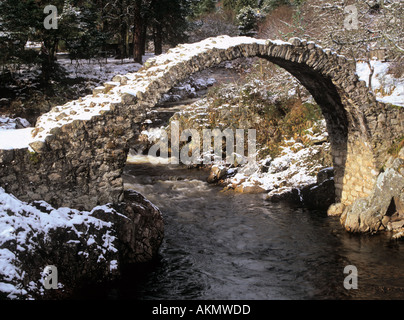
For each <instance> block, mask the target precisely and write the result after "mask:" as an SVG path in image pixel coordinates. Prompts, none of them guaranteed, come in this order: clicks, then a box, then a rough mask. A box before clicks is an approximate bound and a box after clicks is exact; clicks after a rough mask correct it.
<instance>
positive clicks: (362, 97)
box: [0, 36, 404, 210]
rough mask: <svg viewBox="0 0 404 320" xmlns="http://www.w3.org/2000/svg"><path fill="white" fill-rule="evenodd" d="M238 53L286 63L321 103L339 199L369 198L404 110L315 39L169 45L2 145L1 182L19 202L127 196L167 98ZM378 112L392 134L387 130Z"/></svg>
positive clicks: (84, 205)
mask: <svg viewBox="0 0 404 320" xmlns="http://www.w3.org/2000/svg"><path fill="white" fill-rule="evenodd" d="M240 57H260V58H264V59H267V60H268V61H271V62H273V63H275V64H277V65H279V66H280V67H282V68H284V69H285V70H287V71H288V72H290V73H291V74H292V75H293V76H295V77H296V78H297V79H298V80H299V81H300V82H301V83H302V85H303V86H305V87H306V88H307V89H308V91H309V92H310V93H311V94H312V96H313V98H314V99H315V100H316V102H317V103H318V105H319V106H320V107H321V109H322V112H323V114H324V117H325V119H326V123H327V129H328V132H329V136H330V140H331V147H332V156H333V163H334V169H335V186H336V201H337V202H342V203H344V204H350V203H352V202H353V201H354V200H356V199H357V198H360V197H365V196H367V195H369V194H370V192H371V190H372V188H373V186H374V183H375V180H376V178H377V175H378V173H379V168H380V166H381V164H382V163H383V162H384V160H385V157H386V150H387V149H388V148H389V146H390V144H391V141H392V140H393V138H394V137H395V136H397V135H402V134H404V129H403V127H404V126H403V121H404V117H403V112H402V110H401V109H394V108H391V107H389V106H388V105H385V104H383V103H380V102H378V101H377V100H376V98H375V96H374V95H373V94H372V93H370V92H369V90H368V88H367V87H366V84H365V82H363V81H360V80H359V78H358V76H357V75H356V73H355V69H354V68H352V65H351V63H350V62H349V61H348V60H347V59H346V58H345V57H343V56H340V55H338V54H337V53H335V52H332V51H330V50H324V49H322V48H321V47H319V46H318V45H316V44H315V43H313V42H306V41H304V40H300V39H297V38H293V39H290V40H289V42H282V41H271V40H258V39H253V38H248V37H236V38H231V37H228V36H221V37H217V38H209V39H206V40H204V41H202V42H199V43H195V44H187V45H180V46H178V47H176V48H174V49H170V50H169V52H167V53H166V54H163V55H160V56H157V57H155V58H152V59H150V60H148V61H147V62H146V63H145V65H144V67H143V68H142V69H141V70H139V72H137V73H133V74H127V75H118V76H116V77H115V78H114V79H113V81H112V82H108V83H106V84H105V86H104V87H101V88H97V89H96V90H95V91H94V95H93V96H91V97H90V96H88V97H84V98H82V99H79V100H76V101H71V102H69V103H67V104H65V105H64V106H59V107H55V108H53V109H52V110H51V111H50V112H49V113H47V114H45V115H43V116H41V118H40V119H39V120H38V122H37V125H36V127H35V128H34V129H33V132H32V141H31V143H30V149H31V150H27V149H22V150H21V149H19V150H11V151H10V150H0V175H1V176H2V177H3V178H2V180H1V182H0V186H2V187H4V188H5V189H6V191H7V192H10V193H13V194H14V195H16V196H18V197H20V198H21V199H22V200H45V201H47V202H49V203H51V204H53V205H54V206H68V207H73V208H78V209H87V210H89V209H91V208H92V207H94V206H96V205H100V204H105V203H110V202H112V203H117V202H120V201H122V197H123V180H122V177H121V175H122V172H123V168H124V166H125V162H126V157H127V153H128V151H129V144H130V142H131V141H133V139H135V138H136V136H137V135H138V134H139V133H140V127H141V125H142V122H143V121H144V120H145V119H146V118H147V114H148V112H151V110H152V109H153V107H154V106H155V105H156V103H157V102H158V101H159V99H160V97H161V95H162V94H164V93H166V92H168V91H169V90H170V89H171V88H172V87H173V86H174V85H175V84H176V83H177V82H178V81H181V80H184V79H186V78H187V77H188V76H189V75H191V74H192V73H195V72H197V71H201V70H203V69H205V68H210V67H213V66H215V65H217V64H219V63H221V62H224V61H229V60H233V59H236V58H240ZM381 116H382V120H383V121H384V123H385V122H386V121H387V122H388V123H390V124H392V125H391V128H390V129H391V130H384V128H383V126H382V123H383V121H381ZM393 124H394V125H393ZM15 181H18V183H15Z"/></svg>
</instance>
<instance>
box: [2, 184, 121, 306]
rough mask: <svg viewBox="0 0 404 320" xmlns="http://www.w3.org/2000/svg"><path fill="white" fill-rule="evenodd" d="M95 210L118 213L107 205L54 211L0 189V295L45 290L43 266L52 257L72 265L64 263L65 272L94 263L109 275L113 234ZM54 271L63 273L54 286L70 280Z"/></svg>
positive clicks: (36, 294)
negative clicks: (90, 209) (87, 208)
mask: <svg viewBox="0 0 404 320" xmlns="http://www.w3.org/2000/svg"><path fill="white" fill-rule="evenodd" d="M97 210H102V211H104V212H108V213H110V214H118V213H117V212H116V211H115V210H113V209H111V208H110V207H108V206H102V207H96V208H94V209H93V210H92V211H91V212H84V211H78V210H73V209H69V208H60V209H54V208H53V207H51V206H50V205H49V204H47V203H45V202H43V201H40V202H34V203H33V204H27V203H25V202H22V201H20V200H18V199H16V198H15V197H14V196H12V195H9V194H7V193H5V192H4V189H2V188H0V298H3V299H4V298H7V299H33V298H38V297H40V296H41V295H44V294H46V290H45V289H44V284H43V281H44V274H43V270H44V269H45V267H46V266H47V265H53V264H56V263H57V262H56V260H57V259H58V257H59V258H60V259H61V261H69V262H73V261H74V262H75V263H77V264H78V266H69V269H70V270H69V271H71V270H74V269H76V268H77V267H79V268H83V269H84V268H85V267H88V265H87V262H88V261H96V262H97V264H98V266H97V267H98V268H99V269H103V271H104V272H106V273H108V272H110V273H111V274H113V273H114V272H115V270H116V268H117V266H118V265H117V261H118V252H117V251H118V250H117V249H116V247H115V246H114V242H115V240H116V237H115V235H114V231H112V229H111V226H112V223H111V222H105V221H102V220H100V219H98V218H95V217H94V216H93V214H94V212H96V211H97ZM58 252H60V253H63V255H64V257H63V258H62V257H61V255H60V254H59V253H58ZM59 266H63V267H65V268H67V266H66V265H62V264H60V265H59ZM59 272H60V273H61V274H62V275H63V276H61V277H59V283H58V287H59V288H60V289H61V290H62V291H63V290H64V288H65V285H67V287H69V285H71V283H69V282H71V279H69V276H70V275H69V272H66V271H65V272H63V269H62V270H59ZM84 273H85V272H84ZM78 274H80V273H78ZM32 279H36V280H35V281H34V280H32ZM65 281H66V282H67V283H66V282H65Z"/></svg>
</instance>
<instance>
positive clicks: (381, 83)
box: [356, 60, 404, 107]
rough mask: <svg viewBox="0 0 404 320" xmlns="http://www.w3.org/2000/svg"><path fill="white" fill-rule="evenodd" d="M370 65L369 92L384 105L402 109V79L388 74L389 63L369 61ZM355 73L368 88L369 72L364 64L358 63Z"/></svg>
mask: <svg viewBox="0 0 404 320" xmlns="http://www.w3.org/2000/svg"><path fill="white" fill-rule="evenodd" d="M370 64H371V66H372V68H374V73H373V76H372V80H371V82H372V83H371V85H372V88H371V90H372V91H373V92H374V93H375V95H376V97H377V99H378V100H379V101H381V102H384V103H391V104H394V105H397V106H403V107H404V78H394V77H393V75H391V74H389V73H388V71H389V67H390V63H389V62H381V61H377V60H371V61H370ZM356 73H357V74H358V76H359V79H360V80H364V81H366V85H368V86H369V75H370V73H371V70H370V68H369V65H368V64H367V63H366V62H358V63H357V65H356Z"/></svg>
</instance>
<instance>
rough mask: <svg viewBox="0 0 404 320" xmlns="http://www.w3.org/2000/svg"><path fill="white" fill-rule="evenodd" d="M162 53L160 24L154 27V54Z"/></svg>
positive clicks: (161, 29)
mask: <svg viewBox="0 0 404 320" xmlns="http://www.w3.org/2000/svg"><path fill="white" fill-rule="evenodd" d="M162 53H163V28H162V26H161V24H160V23H156V25H155V26H154V54H155V55H159V54H162Z"/></svg>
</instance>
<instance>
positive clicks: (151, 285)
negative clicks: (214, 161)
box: [108, 164, 404, 300]
mask: <svg viewBox="0 0 404 320" xmlns="http://www.w3.org/2000/svg"><path fill="white" fill-rule="evenodd" d="M207 175H208V173H207V172H206V171H202V170H195V169H194V170H189V169H186V168H183V167H179V166H154V165H151V164H134V165H128V166H127V168H126V173H125V180H126V187H127V188H132V189H135V190H137V191H139V192H141V193H142V194H143V195H145V196H146V197H147V198H148V199H149V200H151V201H152V202H153V203H154V204H156V205H157V206H158V207H159V208H160V209H161V211H162V213H163V217H164V221H165V239H164V242H163V244H162V247H161V249H160V253H159V257H158V258H157V259H156V261H155V262H154V263H153V264H150V265H148V266H147V268H145V269H144V270H140V271H139V270H133V271H132V272H129V274H130V276H127V277H126V278H125V279H124V280H123V281H122V282H120V283H119V284H117V285H116V286H115V287H113V288H111V290H110V291H109V293H108V295H109V298H112V299H121V298H125V299H161V300H165V299H169V300H178V299H221V300H227V299H251V300H253V299H299V300H300V299H401V298H404V272H403V269H402V264H403V262H404V246H403V243H401V242H397V241H390V240H389V239H388V237H387V236H385V235H376V236H370V235H352V234H349V233H347V232H345V231H344V230H343V229H342V227H341V225H340V224H339V221H338V219H337V218H332V217H327V215H326V213H324V212H319V211H309V210H306V209H302V208H298V207H293V206H291V205H287V204H274V203H270V202H268V201H265V199H264V195H257V194H254V195H251V194H234V193H230V192H226V193H224V192H222V189H221V188H220V187H217V186H213V185H209V184H207V183H206V182H205V181H206V178H207ZM347 265H354V266H355V267H356V268H357V270H358V289H356V290H355V289H351V290H347V289H345V288H344V279H345V277H347V276H348V274H344V267H345V266H347Z"/></svg>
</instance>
